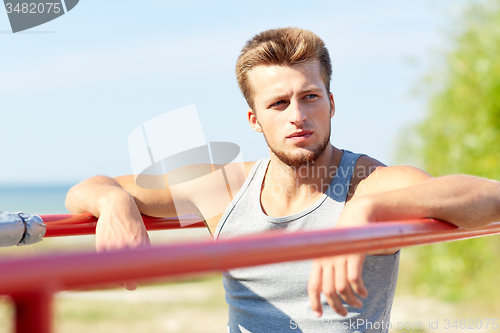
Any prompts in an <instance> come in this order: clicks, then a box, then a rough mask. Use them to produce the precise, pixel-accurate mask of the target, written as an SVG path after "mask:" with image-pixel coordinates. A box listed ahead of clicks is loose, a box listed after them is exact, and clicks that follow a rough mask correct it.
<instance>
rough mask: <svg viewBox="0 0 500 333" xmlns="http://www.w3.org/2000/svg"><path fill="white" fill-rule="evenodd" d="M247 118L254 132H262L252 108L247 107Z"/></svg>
mask: <svg viewBox="0 0 500 333" xmlns="http://www.w3.org/2000/svg"><path fill="white" fill-rule="evenodd" d="M247 118H248V122H249V123H250V126H251V127H252V129H253V130H254V131H255V132H259V133H262V127H260V124H259V122H258V121H257V116H256V115H255V112H254V111H253V110H252V109H250V108H249V109H248V111H247Z"/></svg>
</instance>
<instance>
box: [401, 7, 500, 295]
mask: <svg viewBox="0 0 500 333" xmlns="http://www.w3.org/2000/svg"><path fill="white" fill-rule="evenodd" d="M441 60H442V61H441V62H440V66H439V67H438V70H433V71H431V74H429V75H428V76H427V78H426V80H425V86H426V87H427V88H428V91H429V98H428V100H429V103H428V114H427V116H426V118H425V120H423V121H422V122H421V123H419V124H417V125H416V126H414V127H413V128H411V131H406V133H405V134H403V138H402V140H401V145H400V147H399V151H400V152H401V153H400V156H399V161H400V162H401V161H405V162H406V161H408V160H411V161H413V162H415V161H417V164H418V165H419V166H421V167H422V168H423V169H424V170H426V171H427V172H429V173H430V174H431V175H433V176H441V175H445V174H451V173H465V174H471V175H476V176H481V177H486V178H491V179H496V180H500V0H485V1H481V2H477V1H475V2H473V3H472V4H470V5H469V6H468V7H467V9H466V10H465V11H464V14H463V15H462V16H461V17H460V19H458V20H457V22H456V24H454V29H453V32H452V34H451V47H450V48H449V50H448V51H447V52H445V53H444V54H443V55H442V57H441ZM408 255H409V256H410V257H411V260H413V262H414V264H415V265H414V266H413V267H415V270H414V271H413V274H412V276H411V278H410V280H411V285H412V286H413V287H414V290H416V291H417V292H420V293H422V294H426V295H437V296H439V297H441V298H443V299H446V300H470V299H474V298H478V297H481V296H486V295H489V296H491V297H489V298H490V299H493V297H500V284H499V282H500V278H499V276H500V265H499V263H500V238H499V237H497V236H490V237H484V238H481V239H475V240H469V241H458V242H453V243H447V244H439V245H432V246H426V247H418V248H415V249H412V250H410V251H409V253H408Z"/></svg>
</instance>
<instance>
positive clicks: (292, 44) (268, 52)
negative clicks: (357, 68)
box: [236, 28, 332, 108]
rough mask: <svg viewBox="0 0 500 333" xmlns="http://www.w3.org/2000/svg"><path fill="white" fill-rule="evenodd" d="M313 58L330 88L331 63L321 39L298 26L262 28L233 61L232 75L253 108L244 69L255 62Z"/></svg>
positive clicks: (280, 62)
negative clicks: (234, 74) (234, 64)
mask: <svg viewBox="0 0 500 333" xmlns="http://www.w3.org/2000/svg"><path fill="white" fill-rule="evenodd" d="M308 60H317V61H318V62H319V64H320V70H321V75H322V77H323V82H324V83H325V87H326V91H327V92H330V77H331V75H332V65H331V62H330V55H329V54H328V50H327V49H326V47H325V43H324V42H323V41H322V40H321V38H319V37H318V36H317V35H316V34H314V33H313V32H311V31H308V30H304V29H299V28H279V29H272V30H266V31H263V32H261V33H260V34H258V35H255V36H254V37H253V38H252V39H250V40H249V41H248V42H247V43H246V44H245V46H244V47H243V49H242V50H241V54H240V56H239V57H238V61H237V62H236V78H237V79H238V85H239V86H240V89H241V92H242V93H243V96H244V97H245V99H246V100H247V103H248V106H249V107H250V108H253V100H252V92H251V90H250V83H249V81H248V73H249V72H250V71H251V70H252V69H253V68H254V67H256V66H259V65H288V66H291V65H295V64H299V63H303V62H306V61H308Z"/></svg>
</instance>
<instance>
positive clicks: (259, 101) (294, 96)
mask: <svg viewBox="0 0 500 333" xmlns="http://www.w3.org/2000/svg"><path fill="white" fill-rule="evenodd" d="M249 74H250V75H249V81H250V85H251V89H252V92H253V102H254V109H253V110H252V109H250V110H249V111H248V121H249V122H250V125H251V126H252V128H253V129H254V130H255V131H257V132H262V133H263V134H264V137H265V139H266V142H267V144H268V146H269V149H270V150H271V152H272V153H273V154H274V155H276V157H278V158H279V159H280V160H281V161H282V162H284V163H285V164H287V165H289V166H294V167H299V166H301V165H305V164H307V163H310V162H312V161H314V160H316V159H317V158H319V157H320V156H321V154H322V153H323V151H324V150H325V148H326V147H327V146H328V144H329V142H330V119H331V117H333V114H334V112H335V106H334V103H333V96H332V94H330V93H329V92H327V91H326V88H325V84H324V83H323V80H322V78H321V72H320V66H319V64H318V62H317V61H309V62H305V63H303V64H298V65H293V66H276V65H272V66H263V65H261V66H257V67H255V68H254V69H252V70H251V72H250V73H249Z"/></svg>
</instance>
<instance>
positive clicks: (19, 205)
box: [0, 184, 74, 214]
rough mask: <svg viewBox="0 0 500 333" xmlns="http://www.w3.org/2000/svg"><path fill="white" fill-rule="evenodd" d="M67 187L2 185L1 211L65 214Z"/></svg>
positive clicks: (0, 186) (68, 186)
mask: <svg viewBox="0 0 500 333" xmlns="http://www.w3.org/2000/svg"><path fill="white" fill-rule="evenodd" d="M73 185H74V184H67V185H53V186H50V185H48V186H47V185H45V186H43V185H36V186H27V185H0V211H4V212H18V211H22V212H24V213H28V214H64V213H68V211H67V210H66V207H64V200H65V199H66V193H67V192H68V190H69V189H70V188H71V186H73Z"/></svg>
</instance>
